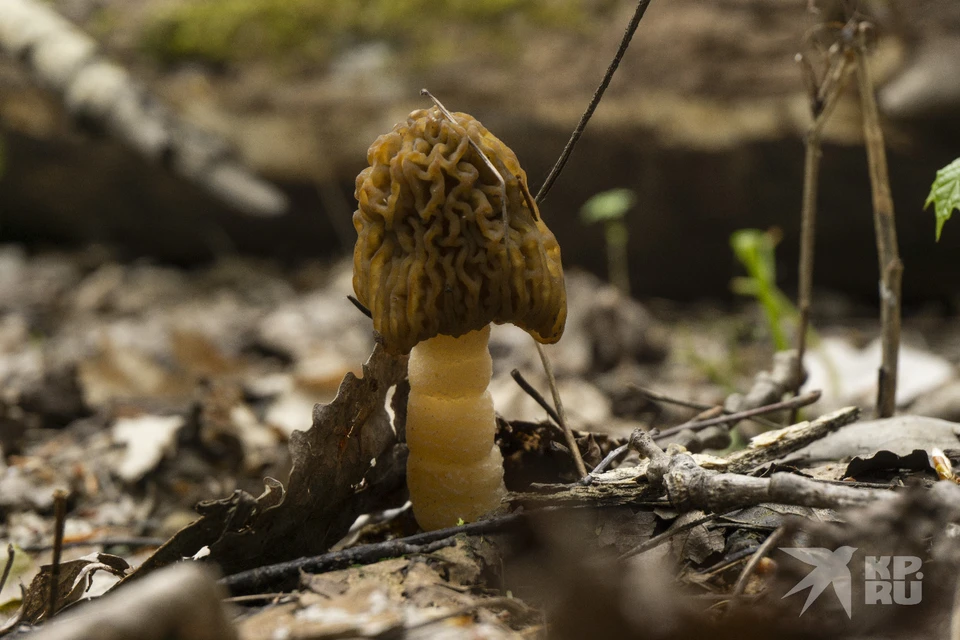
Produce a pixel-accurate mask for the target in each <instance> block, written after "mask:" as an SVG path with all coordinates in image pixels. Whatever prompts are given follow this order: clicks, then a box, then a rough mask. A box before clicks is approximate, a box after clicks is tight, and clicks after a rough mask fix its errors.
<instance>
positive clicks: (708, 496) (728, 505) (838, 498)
mask: <svg viewBox="0 0 960 640" xmlns="http://www.w3.org/2000/svg"><path fill="white" fill-rule="evenodd" d="M630 440H631V442H630V444H631V448H633V449H635V450H636V451H637V452H639V453H640V454H641V455H644V456H646V457H647V458H649V460H650V464H649V465H648V466H647V473H646V476H647V480H648V481H649V482H650V484H651V485H652V486H656V487H660V488H662V489H663V490H664V491H666V493H667V497H668V499H669V500H670V503H671V504H672V505H673V506H674V508H676V509H678V510H680V511H691V510H694V509H700V510H703V511H712V512H715V513H716V512H727V511H730V510H732V509H735V508H738V507H746V506H752V505H756V504H760V503H761V502H776V503H780V504H792V505H796V506H802V507H820V508H830V509H841V508H846V507H853V506H860V505H864V504H867V503H869V502H873V501H876V500H888V499H890V498H892V497H893V496H894V495H895V494H894V493H893V492H892V491H887V490H883V489H854V488H850V487H846V486H842V485H836V484H828V483H825V482H821V481H819V480H814V479H811V478H804V477H801V476H798V475H795V474H791V473H783V472H781V473H775V474H773V475H772V476H770V477H769V478H755V477H753V476H745V475H739V474H736V473H720V472H717V471H710V470H708V469H704V468H703V467H701V466H699V465H698V464H697V463H696V462H695V461H694V459H693V457H692V456H690V455H689V454H687V453H677V454H675V455H672V456H670V455H667V454H666V453H664V451H663V449H661V448H660V447H659V446H658V445H657V443H656V442H654V441H653V438H651V437H650V435H649V434H647V433H645V432H643V431H640V430H637V431H635V432H634V435H633V436H631V438H630Z"/></svg>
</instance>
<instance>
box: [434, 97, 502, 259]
mask: <svg viewBox="0 0 960 640" xmlns="http://www.w3.org/2000/svg"><path fill="white" fill-rule="evenodd" d="M420 95H422V96H426V97H428V98H430V100H431V101H432V102H433V104H435V105H436V106H437V109H439V110H440V113H442V114H443V116H444V117H445V118H446V119H447V120H449V121H450V124H452V125H453V126H454V127H460V128H462V129H463V133H464V135H465V136H466V138H467V141H468V142H469V143H470V146H471V147H473V150H474V151H476V152H477V155H478V156H480V158H482V159H483V162H484V164H486V165H487V168H488V169H490V171H492V172H493V175H494V176H496V178H497V180H498V181H499V182H500V189H501V190H502V192H503V196H502V197H501V199H500V215H501V216H502V217H503V242H504V245H506V244H507V243H508V242H510V213H509V211H508V209H507V181H506V180H504V179H503V175H502V174H501V173H500V171H499V170H497V168H496V167H495V166H494V165H493V161H492V160H490V158H488V157H487V154H485V153H484V152H483V149H481V148H480V145H479V144H477V141H476V140H474V139H473V137H472V136H471V135H470V132H468V131H467V129H466V127H463V126H462V125H461V124H460V123H459V122H457V120H456V118H454V117H453V114H452V113H450V112H449V111H447V108H446V107H445V106H443V104H442V103H441V102H440V101H439V100H437V98H436V97H435V96H434V95H433V94H432V93H430V92H429V91H427V90H426V89H420Z"/></svg>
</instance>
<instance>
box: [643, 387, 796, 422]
mask: <svg viewBox="0 0 960 640" xmlns="http://www.w3.org/2000/svg"><path fill="white" fill-rule="evenodd" d="M630 388H632V389H633V390H634V391H636V392H637V393H640V394H642V395H643V396H645V397H646V398H648V399H650V400H653V401H654V402H665V403H667V404H674V405H677V406H678V407H686V408H687V409H695V410H697V411H706V410H707V409H710V408H712V407H716V406H719V405H710V404H704V403H702V402H692V401H690V400H684V399H682V398H673V397H671V396H668V395H665V394H662V393H659V392H657V391H653V390H652V389H646V388H644V387H638V386H636V385H630ZM721 409H722V411H723V413H724V414H725V415H730V414H731V413H733V412H732V411H728V410H727V409H723V408H722V407H721ZM743 419H744V420H750V421H751V422H756V423H758V424H762V425H763V426H765V427H770V428H773V429H779V428H780V427H782V426H783V425H781V424H777V423H776V422H774V421H773V420H767V419H766V418H764V417H763V416H752V417H749V418H743Z"/></svg>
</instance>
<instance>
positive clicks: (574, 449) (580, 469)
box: [534, 0, 649, 479]
mask: <svg viewBox="0 0 960 640" xmlns="http://www.w3.org/2000/svg"><path fill="white" fill-rule="evenodd" d="M648 1H649V0H648ZM534 344H536V345H537V353H539V354H540V362H542V363H543V370H544V371H545V372H546V374H547V382H549V383H550V392H551V393H553V404H554V406H555V407H556V409H557V412H556V416H557V421H558V423H559V424H560V428H561V429H563V435H564V437H565V438H566V440H567V447H568V448H569V449H570V456H571V457H572V458H573V464H574V466H576V468H577V473H578V474H579V476H580V478H581V479H582V478H586V477H587V468H586V467H585V466H584V464H583V457H582V456H581V455H580V447H578V446H577V439H576V438H575V437H574V436H573V430H571V429H570V425H569V424H567V415H566V413H565V412H564V410H563V402H561V400H560V390H559V389H557V379H556V377H554V375H553V365H551V364H550V358H548V357H547V352H546V350H545V349H544V348H543V345H542V344H540V343H539V342H536V341H534Z"/></svg>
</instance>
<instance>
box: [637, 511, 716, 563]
mask: <svg viewBox="0 0 960 640" xmlns="http://www.w3.org/2000/svg"><path fill="white" fill-rule="evenodd" d="M721 515H723V514H721V513H709V514H707V515H705V516H703V517H702V518H697V519H696V520H691V521H690V522H686V523H684V524H681V525H678V526H676V527H671V528H670V529H668V530H667V531H664V532H663V533H661V534H660V535H658V536H654V537H652V538H650V539H649V540H647V541H646V542H644V543H642V544H638V545H637V546H635V547H634V548H633V549H630V550H629V551H624V552H623V553H622V554H621V555H620V557H619V558H618V559H619V560H626V559H627V558H632V557H633V556H638V555H640V554H641V553H645V552H647V551H650V549H655V548H656V547H659V546H660V545H661V544H663V543H664V542H666V541H667V540H669V539H670V538H672V537H674V536H676V535H679V534H681V533H683V532H685V531H689V530H690V529H693V528H694V527H699V526H700V525H702V524H706V523H708V522H710V521H711V520H715V519H717V518H719V517H720V516H721Z"/></svg>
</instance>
